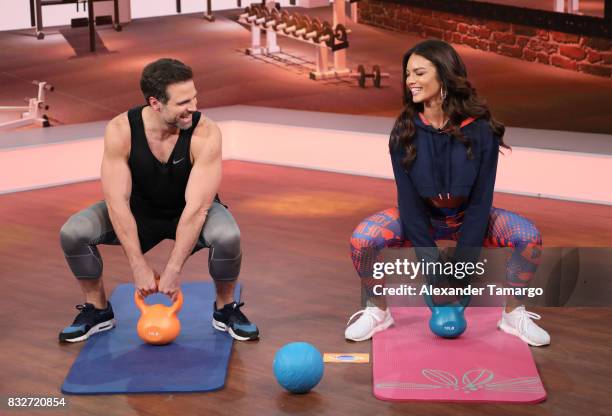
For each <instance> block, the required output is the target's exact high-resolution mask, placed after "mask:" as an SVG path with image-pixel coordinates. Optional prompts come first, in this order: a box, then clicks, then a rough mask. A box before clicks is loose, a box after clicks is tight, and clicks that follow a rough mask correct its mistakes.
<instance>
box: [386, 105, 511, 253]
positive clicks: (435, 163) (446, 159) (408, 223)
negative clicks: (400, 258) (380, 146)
mask: <svg viewBox="0 0 612 416" xmlns="http://www.w3.org/2000/svg"><path fill="white" fill-rule="evenodd" d="M425 121H426V120H425ZM425 121H424V120H422V119H421V117H419V116H416V117H415V118H414V122H415V124H416V135H415V138H414V141H413V143H414V144H415V145H416V150H417V152H416V159H415V160H414V161H413V162H412V165H411V166H410V168H409V169H408V170H406V169H404V166H403V165H402V160H403V159H404V157H405V156H406V150H405V149H393V147H391V149H392V150H391V163H392V165H393V173H394V175H395V183H396V185H397V199H398V205H399V211H400V218H401V221H402V227H403V231H404V236H405V238H406V239H407V240H409V241H410V242H411V243H412V244H413V246H415V247H435V246H436V244H435V242H434V240H433V237H432V234H431V233H430V227H431V222H430V212H429V210H428V206H427V205H426V204H425V201H424V198H434V197H437V196H438V195H442V196H443V197H444V198H446V197H448V196H450V197H461V196H463V197H467V204H466V206H465V215H464V218H463V224H462V225H461V228H460V231H459V240H458V242H457V248H458V249H460V248H466V251H465V254H467V252H469V251H471V250H469V248H480V247H482V245H483V242H484V237H485V232H486V230H487V225H488V221H489V213H490V211H491V206H492V202H493V188H494V186H495V174H496V171H497V158H498V153H499V140H498V138H497V137H495V136H494V135H493V132H492V131H491V128H490V126H489V122H488V121H487V120H484V119H477V120H473V119H469V120H466V121H465V122H464V123H462V125H461V133H462V134H463V135H464V136H465V137H466V138H468V139H469V140H470V141H471V143H472V154H473V158H472V159H468V157H467V152H466V147H465V145H464V144H463V143H461V142H460V141H458V140H457V139H455V138H454V137H453V136H452V135H451V134H450V133H447V132H444V131H441V130H438V129H436V128H434V127H432V126H431V125H429V124H427V123H426V122H425ZM459 251H460V250H458V252H459ZM472 254H474V252H473V251H472ZM428 257H429V256H428ZM436 257H437V256H436ZM470 257H472V256H470ZM431 260H433V259H431Z"/></svg>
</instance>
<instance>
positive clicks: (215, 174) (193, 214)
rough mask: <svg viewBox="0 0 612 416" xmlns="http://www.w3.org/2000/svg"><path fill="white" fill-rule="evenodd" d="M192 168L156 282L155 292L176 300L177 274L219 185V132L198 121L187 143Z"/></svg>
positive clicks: (212, 126)
mask: <svg viewBox="0 0 612 416" xmlns="http://www.w3.org/2000/svg"><path fill="white" fill-rule="evenodd" d="M191 148H192V149H193V158H194V162H193V168H192V169H191V173H190V174H189V180H188V182H187V189H186V190H185V202H186V204H185V208H184V209H183V213H182V214H181V217H180V219H179V223H178V226H177V228H176V242H175V243H174V248H173V250H172V253H171V254H170V258H169V260H168V263H167V264H166V268H165V269H164V271H163V273H162V276H161V280H160V283H159V291H160V292H162V293H165V294H167V295H169V296H170V297H172V299H173V300H175V299H176V295H177V293H178V290H179V275H180V273H181V270H182V269H183V265H184V264H185V261H187V258H188V257H189V255H190V254H191V252H192V251H193V248H194V246H195V244H196V242H197V240H198V237H199V236H200V233H201V232H202V226H203V225H204V222H205V221H206V216H207V213H208V210H209V208H210V206H211V204H212V202H213V199H214V197H215V195H216V193H217V189H218V188H219V184H220V183H221V132H220V130H219V128H218V127H217V125H216V124H214V123H213V122H212V121H210V120H206V119H202V122H200V124H199V125H198V127H197V128H196V130H195V131H194V135H193V137H192V141H191Z"/></svg>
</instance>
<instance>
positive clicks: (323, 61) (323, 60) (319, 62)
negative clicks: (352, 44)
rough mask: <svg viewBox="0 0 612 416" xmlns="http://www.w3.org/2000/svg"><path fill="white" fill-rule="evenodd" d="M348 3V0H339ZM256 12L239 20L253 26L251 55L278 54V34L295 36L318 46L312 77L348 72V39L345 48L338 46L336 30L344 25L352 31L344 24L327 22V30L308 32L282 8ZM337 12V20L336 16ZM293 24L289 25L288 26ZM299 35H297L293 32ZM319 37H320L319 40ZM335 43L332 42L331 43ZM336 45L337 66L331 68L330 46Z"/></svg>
mask: <svg viewBox="0 0 612 416" xmlns="http://www.w3.org/2000/svg"><path fill="white" fill-rule="evenodd" d="M337 3H339V4H342V5H344V2H337ZM252 12H254V13H253V14H249V13H245V14H242V15H240V18H239V21H241V22H242V23H245V24H250V26H251V47H250V48H248V49H247V50H246V53H247V54H249V55H261V54H274V53H279V52H280V51H281V49H280V47H279V46H278V44H277V35H278V34H280V35H281V36H286V37H291V39H295V40H298V41H301V42H305V43H308V44H310V45H314V46H316V47H317V57H316V69H315V71H312V72H311V73H310V78H311V79H325V78H337V77H340V76H348V75H349V74H350V72H351V71H350V70H349V69H348V68H347V67H346V50H345V48H346V47H347V46H348V41H347V40H346V39H345V40H344V42H345V43H346V46H344V47H343V48H342V49H339V50H334V44H335V38H336V33H337V31H338V28H339V27H342V30H343V31H344V35H345V38H346V35H347V34H348V33H350V30H348V29H345V28H344V26H343V25H341V24H340V25H338V24H335V25H334V26H333V29H332V27H331V26H330V25H329V23H326V22H325V23H324V24H323V25H322V26H321V28H324V29H325V30H326V31H325V33H324V34H321V33H318V32H317V31H312V32H308V31H307V29H306V28H303V27H298V24H297V22H295V21H292V20H291V19H289V17H290V16H289V15H288V14H286V15H285V19H286V20H288V21H282V20H280V18H281V14H280V13H279V12H278V11H275V12H272V13H270V9H267V11H266V10H263V9H261V8H259V9H255V10H253V11H252ZM335 16H336V13H335V12H334V21H335V20H337V19H336V17H335ZM288 26H289V27H288ZM262 28H263V29H265V30H266V47H265V48H263V47H262V46H261V29H262ZM290 35H295V36H290ZM315 39H316V41H315ZM330 44H331V45H330ZM330 48H331V49H332V52H333V54H334V67H333V69H330V68H329V49H330Z"/></svg>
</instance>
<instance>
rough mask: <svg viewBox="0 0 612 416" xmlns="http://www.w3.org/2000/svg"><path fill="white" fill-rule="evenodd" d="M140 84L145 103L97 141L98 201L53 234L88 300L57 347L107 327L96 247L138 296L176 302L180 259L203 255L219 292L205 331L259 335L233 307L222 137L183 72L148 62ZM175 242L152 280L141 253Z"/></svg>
mask: <svg viewBox="0 0 612 416" xmlns="http://www.w3.org/2000/svg"><path fill="white" fill-rule="evenodd" d="M140 87H141V89H142V92H143V94H144V97H145V100H146V103H147V105H145V106H140V107H136V108H133V109H131V110H129V111H128V112H126V113H123V114H120V115H119V116H117V117H115V118H114V119H113V120H111V121H110V123H109V124H108V126H107V128H106V133H105V137H104V156H103V160H102V188H103V191H104V196H105V200H104V201H101V202H99V203H97V204H95V205H93V206H91V207H89V208H86V209H85V210H83V211H80V212H78V213H77V214H75V215H73V216H72V217H70V219H69V220H68V221H67V222H66V224H64V226H63V227H62V230H61V232H60V237H61V244H62V249H63V251H64V255H65V257H66V260H67V262H68V265H69V266H70V269H71V270H72V272H73V273H74V275H75V276H76V278H77V279H78V281H79V283H80V285H81V288H82V289H83V292H84V294H85V298H86V302H85V303H84V304H82V305H78V306H77V309H79V311H80V312H79V314H78V315H77V317H76V319H75V320H74V322H73V324H72V325H70V326H68V327H66V328H65V329H64V330H62V332H61V333H60V335H59V338H60V341H65V342H77V341H82V340H85V339H87V338H88V337H89V336H90V335H92V334H94V333H96V332H100V331H104V330H108V329H111V328H113V326H114V325H115V320H114V315H113V311H112V307H111V305H110V303H109V302H107V300H106V295H105V293H104V287H103V284H102V258H101V257H100V253H99V251H98V249H97V245H98V244H121V246H122V247H123V249H124V251H125V254H126V256H127V258H128V261H129V264H130V267H131V269H132V274H133V277H134V284H135V286H136V290H137V291H138V292H139V293H140V294H141V295H142V296H147V295H149V294H151V293H155V292H161V293H164V294H167V295H168V296H170V297H171V298H172V299H173V300H175V299H176V296H177V293H178V290H179V286H180V273H181V270H182V268H183V266H184V264H185V262H186V260H187V258H188V257H189V256H190V255H191V254H193V253H194V252H196V251H198V250H200V249H202V248H205V247H206V248H209V256H208V257H209V271H210V274H211V276H212V277H213V279H214V282H215V287H216V291H217V298H216V302H215V304H214V305H213V320H212V324H213V326H214V327H215V328H216V329H218V330H221V331H227V332H229V333H230V334H231V335H232V336H233V337H234V338H235V339H238V340H243V341H244V340H251V339H256V338H257V337H258V336H259V331H258V329H257V327H256V326H255V325H254V324H253V323H251V322H250V321H249V320H248V319H247V318H246V316H245V315H244V314H243V313H242V311H241V310H240V308H241V306H243V304H242V303H237V302H235V301H234V297H233V294H234V288H235V285H236V279H237V278H238V275H239V272H240V265H241V259H242V252H241V249H240V230H239V228H238V225H237V224H236V221H235V220H234V218H233V216H232V215H231V214H230V212H229V211H228V210H227V207H225V206H224V205H222V204H221V202H220V200H219V198H218V196H217V189H218V187H219V184H220V182H221V132H220V130H219V128H218V127H217V125H216V124H215V123H214V122H213V121H212V120H210V119H208V118H206V117H204V116H202V115H201V114H200V113H199V112H198V111H197V98H196V95H197V92H196V89H195V85H194V82H193V74H192V71H191V69H190V68H189V67H188V66H186V65H184V64H183V63H181V62H179V61H176V60H173V59H160V60H158V61H155V62H153V63H151V64H149V65H147V66H146V67H145V69H144V71H143V74H142V78H141V81H140ZM164 239H173V240H175V243H174V247H173V249H172V252H171V254H170V258H169V259H168V262H167V264H166V266H165V268H164V269H163V270H162V271H161V273H158V272H157V271H156V270H155V269H154V268H152V267H151V265H149V264H148V263H147V261H146V259H145V257H144V253H146V252H147V251H148V250H150V249H151V248H152V247H154V246H155V245H157V244H158V243H159V242H160V241H162V240H164Z"/></svg>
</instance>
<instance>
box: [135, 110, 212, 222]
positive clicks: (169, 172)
mask: <svg viewBox="0 0 612 416" xmlns="http://www.w3.org/2000/svg"><path fill="white" fill-rule="evenodd" d="M144 107H145V106H140V107H136V108H132V109H130V110H129V111H128V119H129V121H130V130H131V136H132V139H131V141H132V145H131V146H132V148H131V150H130V157H129V159H128V165H129V167H130V171H131V173H132V194H131V196H130V207H131V209H132V212H133V213H134V214H135V215H145V216H148V217H154V218H175V217H179V216H180V215H181V213H182V212H183V209H184V208H185V189H186V188H187V181H188V180H189V174H190V173H191V168H192V164H191V157H190V152H189V149H190V147H191V137H192V135H193V131H194V130H195V128H196V126H197V125H198V122H199V121H200V117H201V113H199V112H195V113H193V118H192V120H193V123H192V126H191V127H190V128H189V129H187V130H180V133H179V137H178V140H177V141H176V145H175V146H174V149H173V150H172V153H170V157H169V158H168V161H167V162H166V163H162V162H160V161H159V160H158V159H157V158H156V157H155V156H154V155H153V152H151V148H150V147H149V143H148V142H147V137H146V134H145V128H144V121H143V119H142V110H143V108H144ZM215 200H216V201H218V197H217V196H215Z"/></svg>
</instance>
